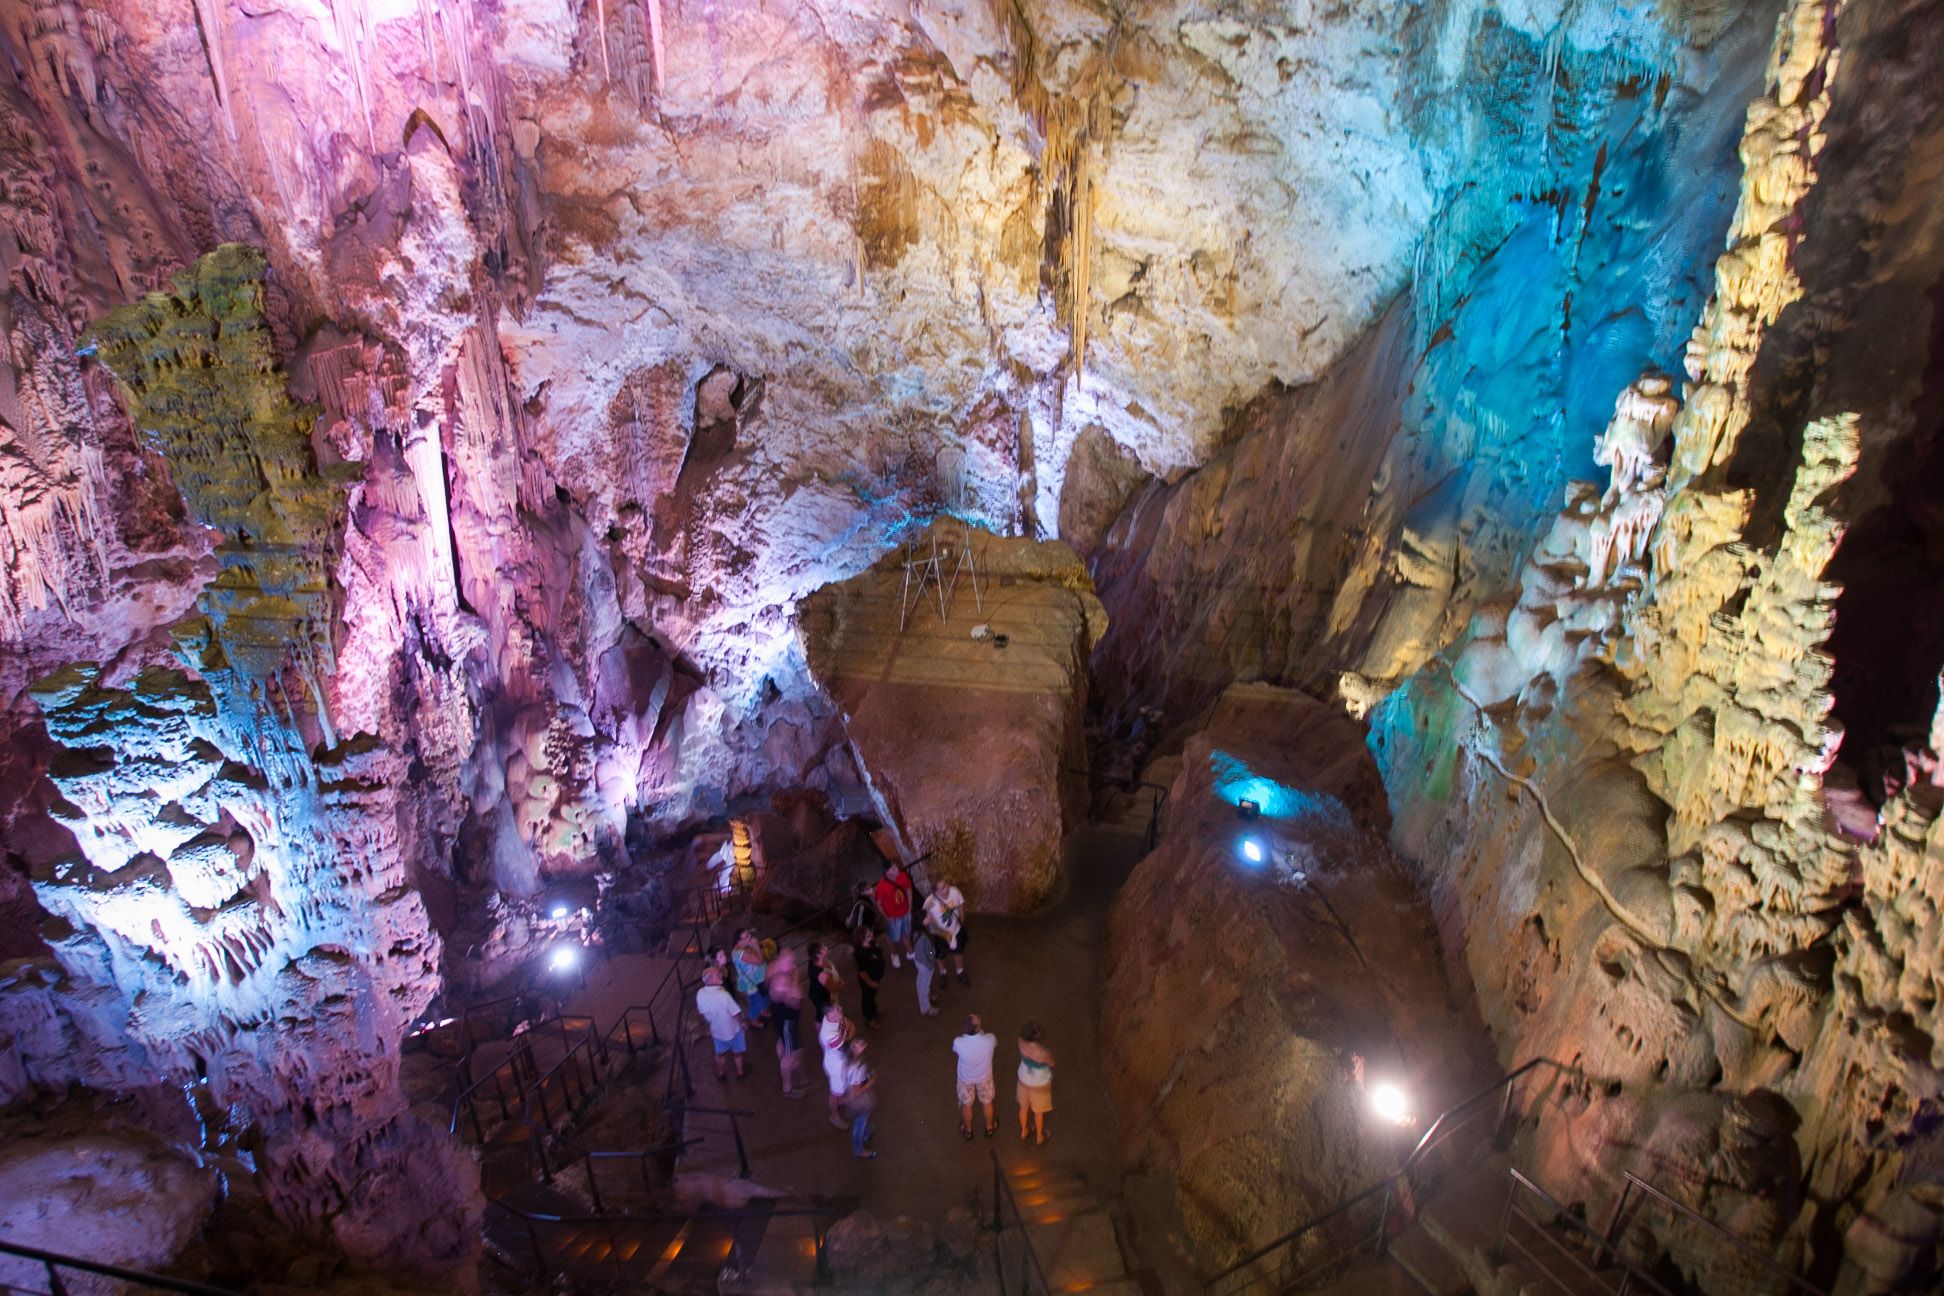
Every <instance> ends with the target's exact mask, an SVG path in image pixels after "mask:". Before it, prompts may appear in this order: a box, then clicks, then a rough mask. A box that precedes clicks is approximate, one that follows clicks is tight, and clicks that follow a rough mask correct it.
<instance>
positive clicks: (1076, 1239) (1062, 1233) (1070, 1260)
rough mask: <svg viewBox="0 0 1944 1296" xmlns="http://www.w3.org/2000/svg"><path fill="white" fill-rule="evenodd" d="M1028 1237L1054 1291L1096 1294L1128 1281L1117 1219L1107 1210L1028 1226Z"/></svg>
mask: <svg viewBox="0 0 1944 1296" xmlns="http://www.w3.org/2000/svg"><path fill="white" fill-rule="evenodd" d="M1026 1236H1027V1237H1028V1238H1029V1239H1031V1241H1032V1244H1033V1255H1034V1256H1035V1258H1037V1259H1038V1260H1039V1265H1040V1271H1041V1272H1042V1273H1044V1274H1045V1275H1046V1283H1047V1286H1048V1287H1049V1288H1051V1289H1052V1290H1053V1291H1056V1292H1078V1291H1093V1290H1096V1289H1098V1288H1100V1287H1102V1286H1104V1285H1106V1284H1108V1283H1114V1282H1123V1281H1126V1280H1127V1279H1128V1276H1129V1275H1128V1272H1127V1261H1126V1260H1125V1259H1124V1258H1123V1257H1122V1255H1121V1249H1120V1239H1119V1237H1117V1236H1116V1235H1115V1232H1114V1218H1113V1216H1111V1215H1109V1214H1108V1213H1107V1212H1106V1211H1104V1210H1099V1209H1092V1210H1088V1211H1086V1212H1085V1213H1082V1214H1076V1215H1055V1216H1051V1217H1048V1218H1046V1219H1045V1220H1044V1221H1043V1222H1040V1223H1029V1224H1028V1225H1027V1226H1026Z"/></svg>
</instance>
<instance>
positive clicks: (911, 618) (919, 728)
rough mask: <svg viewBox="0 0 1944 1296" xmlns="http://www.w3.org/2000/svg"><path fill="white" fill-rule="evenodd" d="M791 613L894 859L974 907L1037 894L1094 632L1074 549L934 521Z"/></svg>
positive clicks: (1064, 788) (1098, 617) (1093, 610)
mask: <svg viewBox="0 0 1944 1296" xmlns="http://www.w3.org/2000/svg"><path fill="white" fill-rule="evenodd" d="M941 582H942V583H941ZM802 617H803V630H802V634H803V640H804V655H805V657H806V658H807V660H808V661H809V663H810V670H811V673H812V675H813V676H814V677H815V678H816V679H817V680H818V681H819V682H820V683H821V684H822V685H823V687H824V688H825V689H826V690H828V691H829V693H830V695H831V697H832V698H833V699H834V700H835V702H836V704H837V706H838V708H839V711H840V714H841V716H842V722H843V725H844V732H845V735H846V737H847V739H848V740H849V742H850V745H851V749H852V751H853V752H855V754H856V758H857V762H858V766H859V768H860V769H861V770H862V771H863V774H864V777H865V778H866V780H867V781H868V784H869V788H870V792H871V795H872V798H873V799H874V800H875V801H876V802H877V804H878V805H879V806H880V807H881V808H882V810H883V813H884V817H885V821H886V822H887V823H888V824H892V825H895V826H896V828H897V831H898V833H899V836H900V839H901V844H902V846H903V848H904V850H905V852H906V854H907V858H915V857H917V856H919V855H926V854H929V855H930V856H931V857H932V859H931V863H930V864H929V866H928V871H929V874H930V876H931V877H932V878H933V879H934V880H943V879H948V878H949V879H950V880H951V881H953V882H955V883H957V884H958V886H959V888H960V889H961V890H962V891H964V893H965V897H966V901H967V903H968V904H970V905H971V906H972V907H973V908H974V909H983V910H988V911H996V912H1007V911H1015V912H1016V911H1022V910H1028V909H1031V908H1033V907H1034V906H1036V905H1038V904H1039V903H1041V902H1042V901H1044V900H1046V899H1047V898H1048V897H1050V896H1051V895H1053V894H1054V893H1055V891H1056V890H1057V888H1058V886H1059V883H1060V863H1061V858H1062V853H1061V846H1060V843H1061V840H1062V838H1063V837H1064V836H1065V831H1066V829H1067V828H1068V827H1069V826H1070V825H1071V824H1072V822H1073V821H1074V819H1075V817H1076V816H1077V814H1078V811H1079V808H1080V807H1079V805H1078V803H1077V801H1076V797H1077V796H1078V794H1079V790H1080V789H1081V788H1082V787H1084V783H1085V774H1086V750H1085V745H1084V742H1083V735H1082V728H1083V719H1084V716H1085V712H1086V705H1087V656H1088V654H1089V653H1090V652H1091V651H1092V649H1093V646H1094V644H1095V643H1097V642H1098V641H1099V639H1100V636H1101V633H1102V632H1103V631H1104V629H1105V628H1106V627H1105V621H1106V614H1105V612H1104V611H1102V609H1101V606H1100V600H1099V599H1097V598H1095V597H1094V593H1093V586H1092V583H1091V582H1090V581H1089V580H1088V579H1087V574H1086V571H1085V569H1084V568H1083V567H1082V566H1081V565H1080V561H1079V559H1078V558H1077V557H1076V556H1075V555H1074V553H1073V551H1072V550H1071V549H1069V548H1067V547H1066V546H1065V545H1063V544H1060V543H1058V542H1057V541H1055V542H1034V541H1030V540H1025V539H1019V538H1007V537H1001V536H994V535H991V534H988V533H986V532H983V531H980V530H978V529H976V528H973V527H970V526H966V525H964V524H962V523H959V522H958V521H956V520H955V519H951V518H947V519H944V520H941V521H938V522H934V523H933V524H932V526H931V528H930V530H929V531H928V532H926V534H925V535H924V536H923V537H921V538H919V539H917V540H914V542H913V543H912V544H911V545H909V546H908V547H906V548H903V549H898V550H893V551H892V553H891V554H890V555H889V556H888V557H886V558H885V559H884V560H883V561H881V562H879V563H878V564H877V566H875V567H873V568H871V569H870V570H869V571H866V572H864V573H861V574H860V575H857V576H854V577H852V578H851V579H850V580H848V581H845V582H843V583H842V584H840V585H835V586H831V587H830V588H828V589H825V590H821V591H819V592H817V593H816V594H814V595H812V596H811V597H809V598H808V599H805V600H804V603H803V612H802Z"/></svg>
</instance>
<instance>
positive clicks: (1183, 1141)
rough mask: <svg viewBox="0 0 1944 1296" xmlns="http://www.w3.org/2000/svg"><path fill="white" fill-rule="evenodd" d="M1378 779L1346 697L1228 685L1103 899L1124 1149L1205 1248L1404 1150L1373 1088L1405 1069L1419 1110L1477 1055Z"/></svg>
mask: <svg viewBox="0 0 1944 1296" xmlns="http://www.w3.org/2000/svg"><path fill="white" fill-rule="evenodd" d="M1383 798H1384V792H1383V787H1382V784H1381V783H1380V782H1379V781H1378V778H1377V773H1376V770H1375V768H1374V766H1373V764H1372V762H1371V760H1370V757H1369V755H1368V753H1367V751H1366V750H1365V748H1364V744H1363V737H1362V734H1361V733H1360V732H1359V729H1358V726H1357V725H1356V724H1355V723H1354V722H1352V721H1350V720H1349V719H1347V718H1346V717H1345V716H1344V715H1343V714H1342V712H1341V711H1339V710H1336V709H1335V708H1332V707H1329V706H1326V705H1324V704H1323V703H1320V702H1317V701H1316V700H1314V699H1312V698H1310V697H1308V696H1306V695H1304V694H1301V693H1295V692H1291V691H1287V690H1281V689H1272V688H1268V687H1265V686H1261V685H1238V686H1234V687H1231V688H1230V689H1229V690H1228V691H1227V692H1225V693H1224V694H1223V695H1222V697H1221V698H1220V700H1219V701H1218V702H1217V703H1216V705H1215V707H1214V710H1213V712H1212V714H1211V717H1210V719H1209V720H1208V723H1207V725H1206V727H1205V728H1204V729H1203V730H1202V731H1201V732H1199V733H1198V734H1196V735H1194V736H1193V737H1191V738H1190V739H1189V740H1188V742H1187V745H1186V749H1185V751H1184V753H1183V763H1182V770H1181V773H1180V775H1179V776H1178V777H1177V778H1176V779H1175V782H1174V785H1173V788H1172V790H1171V792H1170V796H1169V807H1170V817H1169V821H1168V826H1167V832H1166V834H1165V836H1164V837H1163V838H1162V840H1161V843H1160V845H1159V846H1158V847H1157V848H1156V850H1155V851H1154V852H1153V853H1152V854H1151V855H1149V856H1148V857H1147V858H1146V859H1145V860H1143V861H1142V862H1141V863H1140V864H1139V865H1138V866H1137V867H1136V868H1135V870H1134V873H1133V875H1132V876H1131V877H1130V879H1129V880H1128V883H1127V885H1126V887H1125V888H1124V889H1123V890H1122V892H1121V894H1120V896H1119V897H1118V899H1117V900H1116V901H1115V904H1114V909H1113V913H1112V917H1111V920H1110V923H1109V929H1108V947H1107V959H1106V983H1105V987H1104V993H1103V999H1102V1003H1103V1009H1102V1017H1101V1037H1102V1038H1101V1047H1102V1053H1103V1058H1102V1061H1103V1066H1102V1070H1103V1072H1104V1073H1105V1074H1106V1076H1107V1082H1108V1086H1109V1091H1110V1093H1111V1096H1112V1098H1113V1100H1114V1105H1115V1114H1116V1116H1117V1118H1118V1120H1119V1128H1120V1138H1121V1144H1122V1146H1121V1152H1122V1156H1123V1159H1124V1161H1125V1163H1127V1164H1129V1165H1131V1166H1134V1167H1136V1168H1137V1169H1138V1171H1139V1172H1141V1173H1142V1175H1143V1176H1144V1177H1145V1178H1147V1179H1149V1181H1150V1182H1151V1183H1152V1184H1153V1185H1154V1187H1155V1188H1156V1189H1157V1191H1156V1192H1154V1193H1152V1194H1149V1193H1141V1194H1137V1199H1138V1200H1150V1201H1154V1202H1158V1203H1164V1205H1162V1206H1161V1207H1160V1208H1159V1210H1160V1215H1161V1217H1160V1218H1156V1219H1152V1220H1149V1221H1147V1223H1149V1224H1151V1225H1153V1226H1156V1227H1160V1228H1164V1229H1168V1230H1170V1231H1172V1232H1174V1233H1175V1234H1176V1236H1177V1238H1178V1240H1179V1241H1180V1243H1182V1244H1183V1247H1184V1249H1185V1250H1186V1251H1187V1252H1188V1253H1189V1254H1191V1255H1193V1256H1195V1257H1196V1258H1197V1259H1198V1260H1199V1261H1201V1262H1202V1263H1203V1264H1205V1265H1207V1266H1209V1267H1215V1266H1218V1265H1220V1264H1223V1263H1226V1262H1228V1261H1231V1260H1233V1259H1234V1258H1236V1257H1237V1256H1239V1255H1241V1254H1242V1253H1245V1252H1247V1251H1249V1250H1253V1249H1254V1248H1255V1247H1257V1246H1259V1245H1261V1244H1263V1243H1265V1242H1267V1241H1269V1240H1270V1239H1271V1238H1274V1237H1276V1236H1278V1235H1279V1234H1281V1233H1282V1232H1284V1231H1286V1230H1288V1229H1290V1228H1292V1227H1294V1226H1295V1225H1296V1224H1298V1223H1299V1222H1301V1221H1302V1220H1303V1219H1305V1218H1308V1217H1310V1216H1313V1215H1317V1214H1320V1213H1321V1212H1323V1211H1324V1210H1326V1209H1328V1208H1329V1207H1331V1206H1333V1205H1334V1204H1335V1203H1336V1202H1338V1201H1339V1200H1341V1199H1342V1198H1344V1197H1346V1196H1348V1195H1349V1194H1351V1193H1352V1192H1355V1191H1357V1190H1358V1189H1360V1188H1363V1187H1364V1186H1366V1185H1368V1184H1370V1183H1372V1182H1374V1181H1375V1180H1376V1179H1377V1178H1378V1177H1379V1176H1381V1175H1382V1174H1384V1173H1386V1172H1388V1171H1389V1170H1391V1169H1394V1168H1395V1167H1396V1164H1397V1160H1398V1158H1399V1157H1400V1156H1401V1155H1402V1154H1403V1153H1404V1152H1405V1151H1406V1150H1408V1148H1409V1146H1410V1141H1411V1140H1413V1139H1415V1138H1416V1136H1417V1134H1418V1132H1419V1130H1420V1129H1421V1128H1422V1126H1421V1123H1410V1124H1406V1125H1403V1126H1400V1125H1397V1124H1393V1123H1389V1122H1386V1121H1383V1120H1380V1119H1379V1118H1378V1117H1377V1116H1376V1115H1375V1114H1374V1112H1373V1111H1372V1109H1371V1104H1370V1103H1369V1102H1368V1101H1366V1100H1365V1097H1366V1094H1365V1091H1366V1090H1367V1089H1368V1088H1371V1087H1374V1086H1375V1085H1376V1084H1378V1083H1379V1082H1390V1083H1396V1084H1400V1085H1402V1086H1403V1087H1404V1089H1405V1091H1406V1092H1407V1094H1409V1095H1410V1098H1411V1103H1412V1105H1413V1107H1414V1109H1415V1122H1422V1121H1423V1120H1424V1119H1427V1118H1429V1117H1430V1116H1431V1115H1433V1114H1435V1113H1436V1112H1437V1111H1438V1110H1440V1109H1441V1108H1442V1107H1444V1106H1446V1105H1448V1104H1449V1103H1450V1102H1451V1101H1455V1100H1456V1099H1457V1098H1458V1097H1460V1096H1462V1094H1463V1093H1464V1092H1466V1091H1467V1090H1468V1088H1469V1087H1470V1086H1471V1085H1473V1084H1475V1083H1476V1082H1478V1081H1479V1079H1480V1077H1481V1076H1484V1075H1489V1073H1490V1069H1491V1068H1490V1059H1489V1056H1488V1055H1487V1054H1486V1050H1485V1047H1484V1037H1483V1031H1482V1029H1481V1028H1480V1027H1478V1026H1477V1025H1476V1023H1475V1021H1474V1019H1473V1018H1472V1016H1471V1015H1470V1013H1469V1012H1467V1011H1465V1010H1463V1009H1461V1007H1460V1006H1458V1004H1456V1003H1455V1002H1454V1001H1453V998H1452V996H1451V994H1450V992H1449V990H1448V988H1447V983H1446V980H1445V976H1444V974H1443V972H1442V970H1441V961H1440V957H1439V951H1438V941H1437V936H1436V934H1435V931H1434V929H1433V925H1432V921H1431V915H1430V912H1429V910H1428V909H1427V907H1426V906H1425V904H1424V903H1423V902H1422V900H1420V898H1419V897H1418V896H1417V894H1416V893H1415V891H1414V890H1413V889H1412V887H1411V884H1410V882H1409V881H1408V880H1407V878H1406V876H1405V874H1404V872H1403V871H1402V869H1401V867H1400V865H1399V863H1398V861H1397V860H1396V858H1395V857H1394V856H1393V855H1392V854H1391V852H1390V850H1389V849H1388V847H1387V846H1386V845H1385V843H1384V838H1383V835H1382V830H1383V828H1384V826H1385V824H1386V816H1385V812H1384V809H1383V806H1384V799H1383ZM1245 800H1246V801H1251V802H1254V803H1255V805H1256V806H1257V807H1259V814H1258V815H1257V816H1255V817H1252V818H1244V817H1242V813H1241V811H1240V808H1239V807H1240V803H1241V802H1243V801H1245ZM1245 844H1246V845H1248V846H1251V847H1253V848H1254V853H1256V854H1259V855H1260V857H1261V858H1260V859H1259V861H1252V860H1251V858H1250V854H1249V853H1248V852H1247V851H1245V849H1244V846H1245Z"/></svg>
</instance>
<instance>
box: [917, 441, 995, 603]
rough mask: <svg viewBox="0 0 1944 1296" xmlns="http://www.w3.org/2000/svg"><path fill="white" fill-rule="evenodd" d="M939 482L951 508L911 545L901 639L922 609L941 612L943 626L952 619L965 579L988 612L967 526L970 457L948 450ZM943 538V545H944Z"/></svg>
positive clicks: (941, 455)
mask: <svg viewBox="0 0 1944 1296" xmlns="http://www.w3.org/2000/svg"><path fill="white" fill-rule="evenodd" d="M937 465H938V480H939V485H940V489H941V494H942V495H943V496H944V499H945V506H944V508H943V509H941V510H940V511H939V513H938V515H937V516H936V517H934V518H933V519H932V524H931V526H930V527H928V528H927V529H926V532H925V537H924V541H923V542H922V543H921V542H920V541H919V540H918V539H917V538H915V537H914V538H913V539H911V540H908V541H906V543H905V551H904V560H903V566H904V588H903V589H902V590H901V591H900V593H899V595H898V633H899V634H903V633H904V631H905V629H906V628H907V627H908V626H909V625H910V624H911V613H912V611H913V610H914V609H916V608H917V607H919V606H920V605H922V604H926V603H933V604H936V606H937V608H938V621H939V624H940V625H943V624H945V622H946V621H947V620H949V619H950V617H951V608H952V596H953V595H954V594H955V593H957V592H958V584H959V581H960V580H961V579H963V580H964V581H966V583H967V584H969V585H970V586H971V587H972V604H973V606H974V608H976V609H977V610H978V611H979V612H982V613H983V612H984V611H985V594H984V591H982V590H981V589H980V588H979V560H978V555H977V554H976V553H975V552H974V551H973V544H972V524H971V523H970V522H968V521H966V520H965V518H964V516H963V513H964V509H965V451H964V450H962V449H960V448H958V447H957V446H947V447H946V448H945V449H943V450H940V451H939V452H938V459H937ZM941 534H942V537H943V538H942V539H941Z"/></svg>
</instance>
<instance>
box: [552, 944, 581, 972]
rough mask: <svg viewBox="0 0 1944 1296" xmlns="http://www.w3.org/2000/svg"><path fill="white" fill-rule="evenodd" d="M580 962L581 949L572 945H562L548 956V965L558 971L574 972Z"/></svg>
mask: <svg viewBox="0 0 1944 1296" xmlns="http://www.w3.org/2000/svg"><path fill="white" fill-rule="evenodd" d="M579 963H580V951H579V950H577V949H575V948H574V947H573V946H572V945H562V946H560V947H559V948H558V949H556V950H554V952H553V953H552V954H551V955H549V956H548V958H547V966H548V967H551V968H552V969H553V970H554V971H556V972H572V971H573V970H574V968H575V967H576V966H577V965H578V964H579Z"/></svg>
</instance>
